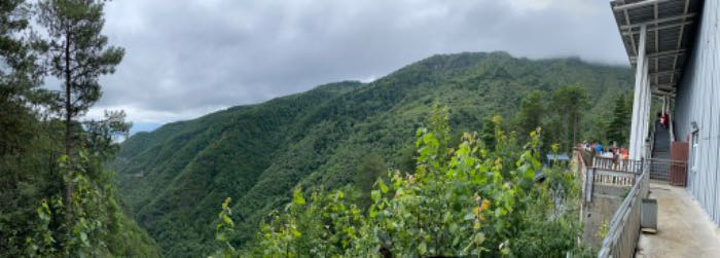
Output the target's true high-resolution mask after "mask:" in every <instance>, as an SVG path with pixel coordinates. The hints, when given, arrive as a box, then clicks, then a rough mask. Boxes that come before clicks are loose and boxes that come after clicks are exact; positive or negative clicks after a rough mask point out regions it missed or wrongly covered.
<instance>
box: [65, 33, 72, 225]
mask: <svg viewBox="0 0 720 258" xmlns="http://www.w3.org/2000/svg"><path fill="white" fill-rule="evenodd" d="M64 70H65V158H66V162H67V164H66V165H67V167H66V170H65V173H66V174H67V179H66V180H65V181H66V182H65V198H64V199H63V200H64V201H63V204H64V205H65V222H66V224H65V225H66V227H67V229H68V233H69V232H70V228H72V227H71V226H70V225H71V222H72V207H71V203H72V202H71V198H72V192H73V185H72V178H71V176H72V175H71V173H70V171H72V170H71V168H70V166H71V161H72V159H71V158H70V154H71V153H70V152H71V151H72V136H71V133H72V130H70V126H71V124H72V115H73V114H72V113H73V112H72V106H71V102H70V97H71V96H70V94H71V91H70V79H71V74H70V29H69V28H67V29H66V31H65V67H64Z"/></svg>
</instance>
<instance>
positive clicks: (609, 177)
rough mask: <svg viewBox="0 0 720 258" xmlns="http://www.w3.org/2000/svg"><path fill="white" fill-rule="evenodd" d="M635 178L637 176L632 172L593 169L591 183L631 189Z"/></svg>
mask: <svg viewBox="0 0 720 258" xmlns="http://www.w3.org/2000/svg"><path fill="white" fill-rule="evenodd" d="M636 177H637V174H636V173H634V172H624V171H623V172H621V171H607V170H601V169H595V170H594V174H593V183H595V184H603V185H614V186H627V187H631V186H633V185H634V184H635V178H636Z"/></svg>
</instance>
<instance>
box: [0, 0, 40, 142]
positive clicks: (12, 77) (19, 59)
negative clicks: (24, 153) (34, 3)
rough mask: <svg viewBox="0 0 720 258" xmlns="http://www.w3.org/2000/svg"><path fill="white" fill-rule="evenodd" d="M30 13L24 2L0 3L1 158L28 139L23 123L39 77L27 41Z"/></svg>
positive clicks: (17, 0) (9, 1)
mask: <svg viewBox="0 0 720 258" xmlns="http://www.w3.org/2000/svg"><path fill="white" fill-rule="evenodd" d="M29 12H30V10H29V8H28V6H27V5H26V4H25V3H24V0H4V1H0V125H1V126H0V128H3V132H2V134H0V155H2V154H5V153H7V152H10V151H11V150H13V149H18V148H19V147H20V146H21V145H22V144H20V142H21V141H23V140H26V139H27V138H28V137H25V136H23V134H24V133H31V132H28V131H26V130H24V128H23V127H22V124H23V123H22V120H23V117H27V116H24V115H25V114H27V113H28V109H27V103H28V101H29V100H32V99H33V97H34V96H33V95H34V94H35V93H37V91H38V89H37V87H38V85H39V81H40V78H41V77H40V74H39V73H38V72H37V71H38V70H39V69H36V65H35V60H36V58H35V55H33V52H32V51H31V46H30V44H29V40H28V37H29V34H28V33H27V31H28V25H29V23H28V19H29Z"/></svg>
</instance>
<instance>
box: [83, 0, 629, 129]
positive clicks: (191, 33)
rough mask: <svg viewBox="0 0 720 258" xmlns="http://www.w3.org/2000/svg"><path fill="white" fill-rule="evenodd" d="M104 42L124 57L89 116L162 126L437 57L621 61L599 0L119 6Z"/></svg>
mask: <svg viewBox="0 0 720 258" xmlns="http://www.w3.org/2000/svg"><path fill="white" fill-rule="evenodd" d="M104 32H105V34H106V35H108V36H109V37H110V41H111V43H112V44H115V45H119V46H122V47H124V48H125V49H126V56H125V59H124V60H123V62H122V63H121V64H120V66H119V67H118V68H117V73H116V74H114V75H112V76H108V77H106V78H103V79H102V83H103V86H104V97H103V99H102V100H101V102H99V103H98V104H97V105H96V107H95V108H93V110H91V112H90V113H89V115H90V116H91V117H92V116H96V115H97V114H102V111H101V110H102V109H117V108H122V109H125V110H126V111H127V112H128V116H129V119H130V120H132V121H134V122H141V123H165V122H171V121H177V120H183V119H190V118H194V117H197V116H200V115H202V114H206V113H208V112H211V111H214V110H218V109H222V108H226V107H230V106H234V105H241V104H250V103H258V102H262V101H265V100H268V99H271V98H274V97H279V96H282V95H287V94H291V93H296V92H300V91H305V90H308V89H311V88H312V87H314V86H315V85H319V84H323V83H327V82H333V81H339V80H347V79H355V80H366V81H367V80H372V79H374V78H377V77H381V76H383V75H385V74H388V73H390V72H392V71H393V70H396V69H398V68H400V67H402V66H404V65H407V64H409V63H411V62H414V61H417V60H419V59H422V58H425V57H428V56H430V55H432V54H437V53H455V52H463V51H472V52H477V51H496V50H504V51H508V52H510V53H511V54H512V55H515V56H522V57H529V58H547V57H562V56H579V57H581V58H583V59H585V60H589V61H595V62H603V63H612V64H625V63H626V62H627V57H626V56H625V53H624V51H623V46H622V44H621V41H620V36H619V33H618V31H617V28H616V27H615V22H614V20H613V18H612V12H611V11H610V6H609V4H608V2H607V0H507V1H496V0H452V1H437V0H393V1H387V0H363V1H357V0H336V1H323V0H314V1H311V0H293V1H278V0H247V1H220V0H197V1H171V0H166V1H160V0H152V1H148V0H123V1H113V2H109V3H108V4H107V6H106V25H105V30H104Z"/></svg>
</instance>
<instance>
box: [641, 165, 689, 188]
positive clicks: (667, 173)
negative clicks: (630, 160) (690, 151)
mask: <svg viewBox="0 0 720 258" xmlns="http://www.w3.org/2000/svg"><path fill="white" fill-rule="evenodd" d="M648 161H649V164H650V165H649V167H650V179H652V180H659V181H665V182H668V183H670V184H671V185H676V186H685V183H686V181H687V162H685V161H677V160H670V159H650V160H648Z"/></svg>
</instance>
